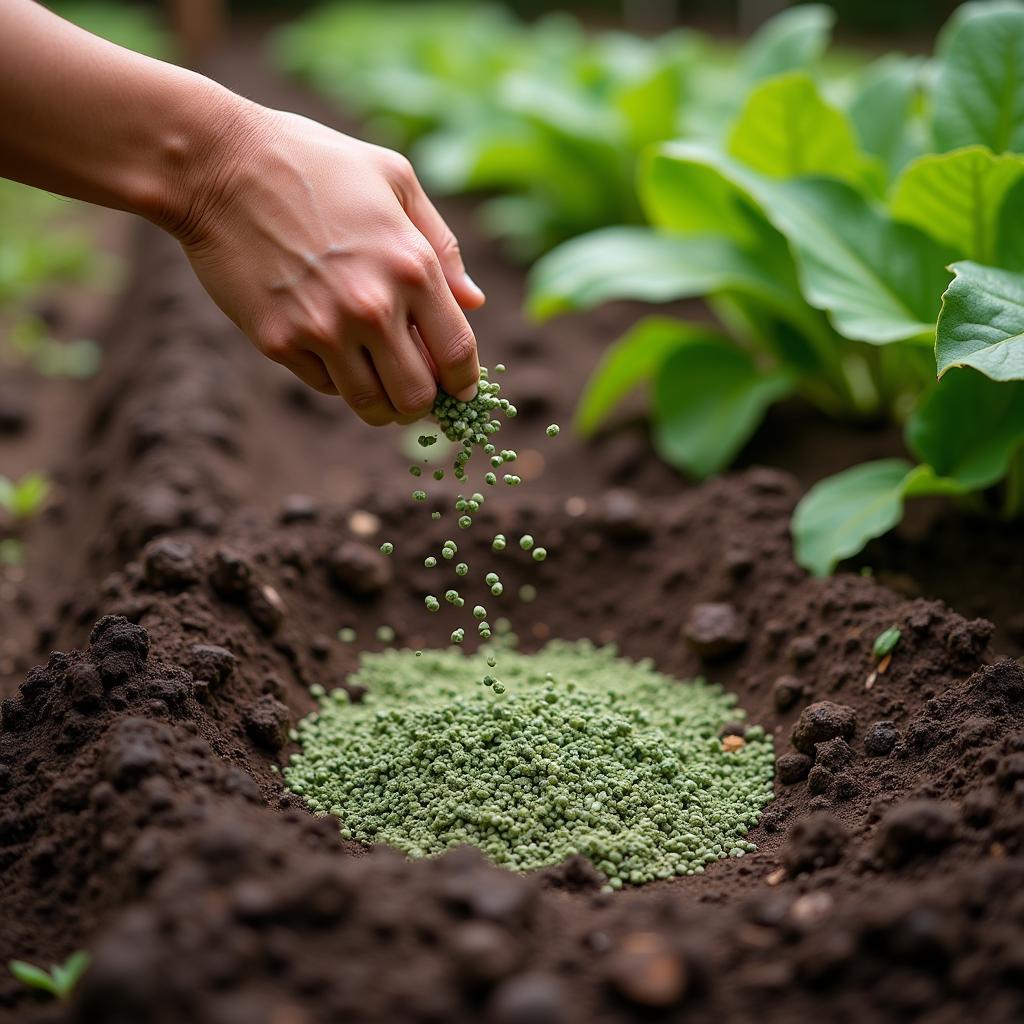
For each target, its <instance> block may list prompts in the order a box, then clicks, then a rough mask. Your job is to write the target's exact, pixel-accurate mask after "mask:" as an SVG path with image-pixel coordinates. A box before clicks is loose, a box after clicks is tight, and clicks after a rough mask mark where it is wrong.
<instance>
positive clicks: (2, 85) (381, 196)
mask: <svg viewBox="0 0 1024 1024" xmlns="http://www.w3.org/2000/svg"><path fill="white" fill-rule="evenodd" d="M0 68H2V69H3V71H2V72H0V175H3V176H5V177H10V178H16V179H18V180H21V181H24V182H27V183H28V184H31V185H36V186H38V187H40V188H46V189H50V190H52V191H54V192H60V193H63V194H64V195H68V196H74V197H76V198H79V199H86V200H89V201H91V202H95V203H101V204H103V205H105V206H112V207H117V208H120V209H124V210H130V211H132V212H134V213H138V214H141V215H142V216H144V217H147V218H148V219H149V220H152V221H153V222H155V223H157V224H159V225H160V226H161V227H163V228H165V229H167V230H168V231H170V232H172V233H173V234H174V235H175V236H176V237H177V238H178V240H179V241H180V242H181V243H182V246H183V247H184V249H185V252H186V253H187V255H188V258H189V260H190V261H191V263H192V266H193V268H194V270H195V271H196V273H197V274H198V275H199V279H200V280H201V281H202V283H203V285H204V286H205V287H206V290H207V291H208V292H209V293H210V295H211V296H212V297H213V299H214V301H215V302H216V303H217V304H218V305H219V306H220V307H221V309H223V310H224V312H225V313H226V314H227V315H228V316H229V317H231V319H232V320H233V321H234V322H235V323H236V324H237V325H238V326H239V327H240V328H241V329H242V330H243V331H244V332H245V333H246V334H247V335H248V336H249V338H250V339H251V340H252V342H253V343H254V344H255V345H256V347H257V348H258V349H259V350H260V351H261V352H263V353H264V355H266V356H268V357H269V358H271V359H273V360H275V361H276V362H279V363H281V364H282V365H284V366H287V367H288V368H289V369H290V370H291V371H292V372H293V373H295V374H296V375H297V376H298V377H300V378H301V379H302V380H304V381H305V382H306V383H307V384H309V385H310V386H311V387H314V388H316V389H317V390H319V391H322V392H324V393H326V394H338V395H341V396H342V397H344V398H345V400H346V401H348V402H349V404H350V405H351V406H352V407H353V409H355V410H356V412H357V413H358V414H359V416H360V417H361V418H362V419H364V420H365V421H366V422H367V423H373V424H383V423H388V422H391V421H393V420H399V421H403V422H411V421H412V420H414V419H416V418H417V417H419V416H421V415H423V414H424V413H425V412H427V411H428V410H429V409H430V407H431V404H432V403H433V401H434V397H435V395H436V393H437V384H438V383H440V384H441V385H442V386H443V387H444V388H445V390H447V391H448V392H449V393H451V394H455V395H458V396H459V397H469V396H471V395H473V394H474V393H475V390H476V383H477V380H478V379H479V364H478V362H477V353H476V340H475V338H474V337H473V332H472V330H471V329H470V326H469V324H468V323H467V321H466V318H465V315H464V314H463V309H475V308H476V307H477V306H479V305H480V304H481V303H482V302H483V301H484V296H483V293H482V292H481V291H480V289H479V288H477V287H476V285H475V284H473V282H472V281H471V280H470V278H469V276H468V275H467V274H466V271H465V268H464V267H463V265H462V257H461V256H460V254H459V248H458V243H457V242H456V240H455V236H454V235H453V234H452V233H451V231H450V230H449V229H448V226H447V225H446V224H445V223H444V221H443V220H442V218H441V216H440V214H439V213H438V212H437V210H436V209H435V208H434V206H433V205H432V204H431V202H430V200H429V199H428V198H427V196H426V194H425V193H424V191H423V189H422V187H421V186H420V183H419V181H418V180H417V178H416V175H415V173H414V172H413V169H412V166H411V165H410V163H409V161H408V160H406V159H405V158H404V157H401V156H399V155H398V154H397V153H393V152H391V151H389V150H386V149H382V148H381V147H379V146H373V145H370V144H368V143H366V142H362V141H360V140H359V139H354V138H350V137H349V136H346V135H342V134H341V133H339V132H335V131H332V130H331V129H329V128H326V127H324V126H323V125H321V124H317V123H316V122H314V121H309V120H307V119H306V118H302V117H297V116H296V115H294V114H288V113H284V112H282V111H275V110H268V109H267V108H265V107H261V106H258V105H257V104H254V103H250V102H249V101H248V100H245V99H242V98H241V97H239V96H235V95H234V94H233V93H231V92H229V91H228V90H226V89H224V88H222V87H221V86H219V85H217V84H216V83H214V82H211V81H209V80H208V79H205V78H203V77H202V76H200V75H195V74H192V73H191V72H188V71H185V70H183V69H181V68H177V67H173V66H171V65H168V64H163V63H161V62H160V61H155V60H151V59H149V58H146V57H141V56H139V55H138V54H135V53H131V52H130V51H128V50H123V49H121V48H120V47H117V46H114V45H113V44H111V43H108V42H105V41H103V40H101V39H97V38H96V37H95V36H92V35H90V34H89V33H87V32H83V31H81V30H80V29H77V28H75V27H74V26H73V25H69V24H68V23H67V22H65V21H63V20H61V19H60V18H57V17H56V16H55V15H53V14H51V13H50V12H48V11H46V10H45V9H44V8H42V7H40V6H38V5H37V4H36V3H34V2H33V0H0ZM460 307H461V308H460Z"/></svg>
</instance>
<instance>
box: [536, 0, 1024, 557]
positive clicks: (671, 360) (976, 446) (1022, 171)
mask: <svg viewBox="0 0 1024 1024" xmlns="http://www.w3.org/2000/svg"><path fill="white" fill-rule="evenodd" d="M1008 39H1014V40H1016V43H1014V44H1013V45H1011V44H1010V43H1009V42H1008ZM979 54H984V55H985V57H984V59H981V58H980V57H979ZM1018 55H1019V56H1018ZM1022 76H1024V5H1021V4H1019V3H996V4H968V5H965V7H963V8H961V9H960V10H959V11H958V12H957V13H956V15H954V17H953V19H952V20H951V22H950V24H949V25H948V26H947V28H946V29H945V30H944V32H943V34H942V37H941V39H940V42H939V46H938V56H937V57H936V58H935V60H934V62H933V67H932V68H931V69H929V74H927V75H926V74H923V73H922V69H921V67H920V64H919V63H917V62H907V61H900V60H896V61H892V60H887V61H883V62H880V63H879V64H877V65H875V66H872V67H871V68H869V69H867V70H866V71H865V72H864V73H863V76H862V78H861V79H860V80H859V82H858V83H857V84H856V85H855V88H854V89H853V91H852V100H850V101H849V103H848V104H847V108H846V109H845V110H844V109H841V108H840V107H839V106H837V105H835V104H833V103H831V102H830V101H829V100H828V99H827V98H826V96H825V95H824V93H823V92H822V89H821V87H820V85H819V84H818V82H816V81H815V79H814V78H813V77H812V76H810V75H809V74H807V73H804V72H795V73H793V72H790V73H786V74H782V75H776V76H774V77H770V78H767V79H764V80H762V81H760V82H758V83H757V84H755V85H754V87H753V88H752V89H751V91H750V93H749V95H748V96H747V99H746V102H745V104H744V106H743V109H742V110H741V111H740V113H739V115H738V117H737V118H736V120H735V121H734V123H733V125H732V127H731V130H730V131H729V133H728V134H727V136H726V137H725V138H723V139H720V140H719V141H718V142H717V143H706V142H701V143H697V142H674V143H668V144H663V145H660V146H658V147H655V148H654V150H653V151H652V152H651V153H650V154H649V155H648V156H647V158H646V160H645V161H644V163H643V165H642V168H641V172H640V178H639V191H640V196H641V200H642V202H643V206H644V209H645V211H646V214H647V217H648V220H649V222H650V224H651V227H649V228H635V227H618V228H610V229H606V230H603V231H600V232H595V233H593V234H590V235H587V236H583V237H581V238H578V239H574V240H573V241H571V242H568V243H566V244H565V245H564V246H561V247H559V248H558V249H556V250H554V251H553V252H552V253H550V254H549V255H548V256H546V257H545V258H544V259H542V260H541V261H540V262H539V263H538V264H537V265H536V266H535V267H534V270H533V272H532V275H531V288H530V300H529V301H530V307H531V309H532V311H533V312H534V313H535V314H536V315H538V316H541V317H543V316H550V315H552V314H554V313H557V312H561V311H565V310H571V309H580V308H586V307H589V306H592V305H594V304H596V303H598V302H602V301H606V300H609V299H616V298H633V299H644V300H647V301H666V300H669V299H678V298H688V297H694V296H701V297H704V298H706V299H707V300H708V303H709V305H710V306H711V308H712V310H713V311H714V312H715V313H716V314H717V316H718V319H719V321H720V322H721V324H722V329H720V328H719V327H717V326H713V325H709V324H700V325H696V324H684V323H674V322H673V321H671V320H668V319H666V318H657V319H652V320H648V321H645V322H642V323H641V324H640V325H638V326H637V327H635V328H634V329H633V330H632V331H631V332H630V333H629V334H628V335H627V336H626V337H625V338H623V339H622V340H621V341H620V342H619V343H618V344H617V346H615V347H614V348H613V349H612V350H611V351H610V352H609V354H608V356H607V357H606V359H605V361H604V362H603V363H602V365H601V366H600V367H599V368H598V370H597V371H596V373H595V375H594V377H593V378H592V379H591V381H590V384H589V386H588V388H587V391H586V393H585V394H584V396H583V398H582V400H581V403H580V407H579V410H578V415H577V426H578V427H579V428H580V429H581V430H582V431H583V432H584V433H590V432H593V431H594V430H596V429H597V428H598V427H599V426H600V425H601V424H602V423H603V422H604V421H605V420H606V419H607V417H608V416H609V415H610V413H611V411H612V410H613V408H614V407H615V405H616V404H617V402H618V401H619V399H620V398H621V397H622V395H623V394H624V392H625V391H627V390H629V389H630V388H631V386H632V385H634V384H636V383H640V382H641V381H647V382H649V386H650V390H651V407H652V419H653V428H654V429H653V434H654V440H655V444H656V446H657V448H658V450H659V452H660V453H661V454H662V456H663V457H664V458H666V459H667V460H668V461H669V462H671V463H672V464H673V465H675V466H677V467H679V468H680V469H682V470H684V471H686V472H688V473H690V474H692V475H695V476H706V475H708V474H710V473H713V472H718V471H719V470H721V469H723V468H725V467H726V466H727V465H728V464H729V462H730V461H731V460H732V459H733V458H734V457H735V455H736V454H737V452H738V451H739V449H740V448H741V447H742V446H743V444H744V443H745V442H746V440H747V439H748V438H749V437H750V435H751V434H752V433H753V432H754V430H756V428H757V426H758V424H759V422H760V420H761V418H762V416H763V414H764V412H765V410H766V409H767V408H768V407H769V406H770V404H771V403H772V402H775V401H778V400H779V399H781V398H784V397H787V396H790V395H799V396H801V397H802V398H803V399H805V400H806V401H809V402H810V403H812V404H813V405H815V406H817V407H818V408H819V409H820V410H822V411H823V412H824V413H826V414H827V415H830V416H836V417H842V418H845V419H850V420H856V419H864V418H873V419H874V418H879V417H889V418H892V419H895V420H897V421H901V422H905V435H906V443H907V448H908V450H909V451H910V453H911V454H912V455H914V456H915V457H916V459H917V463H916V464H915V463H912V462H910V461H908V460H904V459H887V460H882V461H880V462H875V463H869V464H867V465H865V466H858V467H854V468H852V469H850V470H848V471H846V472H845V473H842V474H839V475H838V476H836V477H832V478H830V479H829V480H826V481H823V482H821V483H820V484H818V485H817V486H816V487H815V488H813V489H812V490H811V491H810V492H809V494H808V495H807V497H806V498H805V499H804V500H803V501H802V502H801V504H800V506H799V507H798V509H797V512H796V514H795V517H794V523H793V532H794V539H795V544H796V553H797V558H798V560H799V561H800V562H801V564H803V565H804V566H806V567H807V568H809V569H811V570H812V571H814V572H818V573H825V572H828V571H830V570H831V569H832V568H833V567H834V566H835V564H836V563H837V562H838V561H839V560H840V559H842V558H844V557H847V556H849V555H852V554H855V553H856V552H857V551H859V550H860V549H861V548H862V547H863V545H864V544H865V543H866V541H867V540H869V539H870V538H872V537H875V536H878V535H880V534H881V533H884V532H885V531H886V530H888V529H890V528H891V527H892V526H893V525H895V524H896V523H897V522H898V521H899V519H900V518H901V516H902V513H903V506H904V502H905V500H906V499H908V498H912V497H916V496H920V495H926V494H929V495H953V496H957V497H961V498H965V497H967V496H970V495H974V494H976V493H977V492H979V491H985V490H988V489H990V488H992V487H994V486H995V485H997V484H1000V482H1004V486H1003V500H1004V508H1005V510H1006V512H1007V513H1009V514H1019V513H1020V512H1021V510H1022V507H1021V492H1022V491H1024V483H1022V482H1021V476H1022V470H1021V460H1022V456H1021V449H1022V446H1024V420H1022V416H1024V412H1022V405H1021V401H1022V399H1021V394H1020V388H1021V386H1022V385H1021V384H1020V380H1021V378H1022V377H1024V372H1022V365H1024V356H1022V354H1021V353H1022V349H1021V345H1020V340H1019V338H1020V335H1021V332H1022V331H1024V317H1022V314H1024V303H1022V299H1024V291H1022V290H1021V283H1022V282H1021V278H1020V274H1019V272H1021V271H1024V229H1022V228H1021V227H1020V224H1021V216H1020V214H1021V212H1022V204H1024V184H1022V183H1021V182H1022V177H1024V158H1022V157H1021V156H1020V155H1018V154H1017V153H1014V152H1007V151H1006V149H1007V147H1012V146H1014V145H1016V144H1017V139H1018V131H1017V125H1018V124H1020V125H1021V126H1024V96H1022V98H1021V101H1020V102H1018V101H1017V93H1018V88H1017V85H1016V83H1018V82H1019V81H1021V80H1024V78H1022ZM929 82H931V83H933V84H932V85H931V86H930V87H929ZM994 82H998V83H1003V84H1002V85H1001V86H1000V88H1001V90H1002V91H997V92H996V93H994V92H993V88H994V86H993V83H994ZM954 93H955V94H956V95H955V97H954V95H953V94H954ZM965 111H969V113H966V112H965ZM876 115H877V116H876ZM1021 132H1024V127H1021ZM901 137H902V138H903V139H905V140H910V141H909V144H901V143H900V142H899V141H898V140H899V139H900V138H901ZM951 146H956V147H957V148H949V147H951ZM993 147H995V148H993ZM951 274H952V275H953V277H952V281H951ZM712 353H714V355H712ZM936 360H937V362H938V378H939V379H938V380H936Z"/></svg>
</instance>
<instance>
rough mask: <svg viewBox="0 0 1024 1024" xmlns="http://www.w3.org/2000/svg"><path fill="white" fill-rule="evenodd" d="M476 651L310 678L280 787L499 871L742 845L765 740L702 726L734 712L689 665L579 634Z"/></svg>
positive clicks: (409, 843)
mask: <svg viewBox="0 0 1024 1024" xmlns="http://www.w3.org/2000/svg"><path fill="white" fill-rule="evenodd" d="M488 657H489V654H488V652H487V651H486V650H485V651H483V652H481V653H479V654H476V655H473V656H467V655H465V654H464V653H463V652H462V651H461V650H460V649H458V648H451V649H449V650H445V651H423V652H419V653H417V652H413V651H410V650H390V651H384V652H381V653H375V654H364V655H363V657H362V659H361V664H360V668H359V671H358V672H357V673H356V674H355V676H354V678H353V681H354V682H357V683H359V684H361V685H363V686H365V687H366V688H367V693H366V695H365V696H364V698H363V699H362V700H361V701H360V702H359V703H352V702H350V700H349V698H348V696H347V694H346V692H345V691H343V690H337V691H334V692H333V693H327V694H325V693H324V692H323V690H322V689H318V690H317V691H316V693H317V695H318V697H319V701H320V708H319V710H318V711H317V712H315V713H314V714H312V715H310V716H309V717H307V718H306V719H304V720H303V721H302V723H301V724H300V725H299V730H298V736H299V743H300V745H301V748H302V749H301V752H300V753H298V754H296V755H295V756H294V757H293V758H292V760H291V763H290V764H289V766H288V768H287V769H286V770H285V779H286V782H287V784H288V786H289V788H290V789H291V790H292V791H293V792H295V793H297V794H299V795H301V796H302V797H303V798H304V799H305V800H306V802H307V803H308V804H309V806H310V807H311V808H312V809H313V810H314V811H317V812H321V813H326V812H330V813H332V814H335V815H337V816H338V817H339V818H340V819H341V821H342V823H343V826H342V833H343V835H345V836H350V837H355V838H357V839H360V840H363V841H366V842H375V843H388V844H390V845H392V846H395V847H397V848H398V849H400V850H403V851H404V852H406V853H407V854H409V855H410V856H413V857H422V856H429V855H431V854H436V853H440V852H441V851H443V850H445V849H446V848H448V847H450V846H454V845H457V844H460V843H471V844H472V845H474V846H477V847H479V848H480V849H482V850H483V851H484V852H485V853H486V854H487V855H488V856H489V857H490V858H491V859H492V860H493V861H494V862H495V863H497V864H500V865H504V866H506V867H508V868H511V869H513V870H517V871H528V870H531V869H535V868H541V867H544V866H547V865H552V864H557V863H559V862H560V861H562V860H563V859H564V858H565V857H567V856H569V855H571V854H574V853H582V854H584V855H585V856H587V857H588V858H590V860H591V861H592V862H593V863H594V865H595V866H596V867H597V868H598V869H599V870H601V871H602V872H604V873H605V874H606V875H607V876H608V879H609V884H610V885H611V886H612V887H613V888H619V887H620V886H622V884H623V883H626V882H628V883H633V884H638V883H642V882H648V881H651V880H653V879H656V878H669V877H671V876H674V875H684V874H694V873H697V872H700V871H702V870H703V866H704V865H705V864H707V863H708V862H710V861H713V860H717V859H719V858H721V857H726V856H739V855H741V854H742V853H744V852H746V851H748V850H751V849H753V846H752V844H750V843H748V842H746V841H745V840H744V839H743V836H744V835H745V834H746V833H747V831H748V830H749V829H750V828H751V827H752V826H753V825H754V824H755V823H756V822H757V820H758V817H759V816H760V812H761V809H762V808H763V807H764V805H765V804H766V803H767V802H768V801H769V800H770V799H771V797H772V773H773V758H772V744H771V739H770V738H769V737H766V736H765V734H764V731H763V730H762V729H761V728H760V727H752V728H750V729H748V730H747V732H746V736H745V742H743V743H738V744H735V745H736V746H738V749H735V750H727V749H725V746H723V743H722V740H721V739H720V738H719V731H720V730H721V728H722V726H723V725H724V724H725V723H726V722H730V721H735V720H736V719H737V717H739V716H740V715H742V712H739V711H738V710H737V708H736V706H735V698H733V697H732V696H730V695H729V694H726V693H725V692H723V691H722V689H721V688H720V687H718V686H714V685H710V684H708V683H706V682H704V681H702V680H697V681H693V682H686V683H680V682H677V681H676V680H673V679H671V678H669V677H667V676H664V675H661V674H660V673H658V672H656V671H655V670H654V669H653V667H652V666H651V665H650V664H649V663H647V662H640V663H632V662H629V661H626V660H623V659H620V658H618V657H616V655H615V652H614V650H613V649H611V648H595V647H594V646H593V645H592V644H590V643H588V642H586V641H580V642H577V643H567V642H564V641H553V642H551V643H549V644H548V646H547V647H545V648H544V649H543V650H542V651H540V652H538V653H537V654H533V655H526V654H521V653H519V652H517V651H514V650H502V652H501V662H502V679H503V681H504V684H505V685H504V687H503V688H502V689H501V691H498V689H497V687H494V686H493V685H492V686H491V687H486V686H483V685H481V684H480V683H479V682H478V681H477V680H479V679H480V678H481V676H486V674H487V671H488V669H487V658H488Z"/></svg>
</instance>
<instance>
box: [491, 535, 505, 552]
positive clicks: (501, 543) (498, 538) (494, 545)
mask: <svg viewBox="0 0 1024 1024" xmlns="http://www.w3.org/2000/svg"><path fill="white" fill-rule="evenodd" d="M505 543H506V541H505V534H503V533H498V534H495V537H494V540H492V541H491V550H492V551H504V550H505Z"/></svg>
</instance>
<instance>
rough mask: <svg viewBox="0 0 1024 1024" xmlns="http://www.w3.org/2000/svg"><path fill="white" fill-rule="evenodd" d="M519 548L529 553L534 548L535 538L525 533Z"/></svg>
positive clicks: (520, 540)
mask: <svg viewBox="0 0 1024 1024" xmlns="http://www.w3.org/2000/svg"><path fill="white" fill-rule="evenodd" d="M519 546H520V547H521V548H522V549H523V550H524V551H529V550H530V548H532V547H533V538H532V537H531V536H530V535H529V534H528V533H524V534H523V535H522V537H520V538H519Z"/></svg>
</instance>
